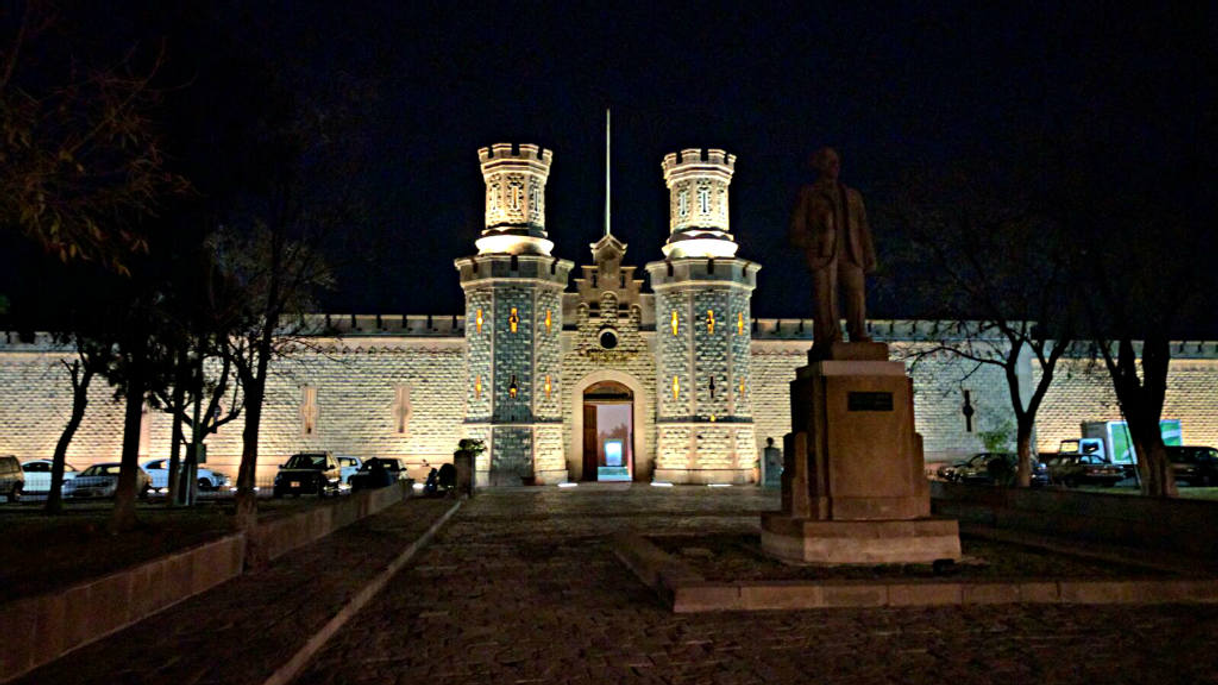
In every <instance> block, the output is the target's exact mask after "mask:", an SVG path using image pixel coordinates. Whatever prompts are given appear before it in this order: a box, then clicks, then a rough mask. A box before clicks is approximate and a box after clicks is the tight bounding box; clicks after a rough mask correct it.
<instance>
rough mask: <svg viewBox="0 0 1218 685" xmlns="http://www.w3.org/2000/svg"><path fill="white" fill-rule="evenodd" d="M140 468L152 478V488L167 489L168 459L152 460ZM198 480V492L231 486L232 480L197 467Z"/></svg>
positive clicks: (221, 474)
mask: <svg viewBox="0 0 1218 685" xmlns="http://www.w3.org/2000/svg"><path fill="white" fill-rule="evenodd" d="M140 467H141V468H143V469H144V470H145V471H147V472H148V475H149V476H150V477H151V478H152V488H153V489H154V490H160V489H161V488H168V487H169V460H168V459H152V460H150V461H146V462H144V463H143V464H140ZM195 477H196V478H198V480H199V489H200V490H218V489H220V488H223V487H227V486H229V485H231V484H232V479H230V478H229V477H228V476H226V475H224V474H223V473H216V472H215V471H212V470H211V469H208V468H204V467H202V466H200V467H199V469H198V472H197V474H196V476H195Z"/></svg>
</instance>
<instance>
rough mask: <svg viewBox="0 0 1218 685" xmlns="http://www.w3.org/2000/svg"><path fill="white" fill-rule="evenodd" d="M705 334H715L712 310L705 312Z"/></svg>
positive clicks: (713, 312) (713, 311)
mask: <svg viewBox="0 0 1218 685" xmlns="http://www.w3.org/2000/svg"><path fill="white" fill-rule="evenodd" d="M706 332H707V333H709V334H711V335H714V334H715V310H713V309H708V310H706Z"/></svg>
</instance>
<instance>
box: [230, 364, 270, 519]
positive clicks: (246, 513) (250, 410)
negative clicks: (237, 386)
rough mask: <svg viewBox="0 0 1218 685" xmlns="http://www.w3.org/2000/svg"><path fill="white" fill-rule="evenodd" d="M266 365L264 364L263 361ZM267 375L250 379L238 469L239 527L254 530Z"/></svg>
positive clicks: (260, 365)
mask: <svg viewBox="0 0 1218 685" xmlns="http://www.w3.org/2000/svg"><path fill="white" fill-rule="evenodd" d="M259 367H260V368H265V364H264V363H261V361H260V363H259ZM265 379H266V376H265V375H263V374H259V375H258V376H257V377H255V378H246V379H244V380H243V381H242V383H243V384H244V385H245V428H244V429H243V430H242V432H241V465H240V466H239V467H238V469H237V514H236V523H237V529H238V530H250V529H252V528H253V527H254V526H255V525H256V524H257V523H258V493H257V492H255V491H254V487H255V486H256V485H257V482H256V481H255V476H256V474H257V470H258V431H259V428H260V424H261V423H262V400H263V397H264V395H265V393H266V380H265Z"/></svg>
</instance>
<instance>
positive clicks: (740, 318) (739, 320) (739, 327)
mask: <svg viewBox="0 0 1218 685" xmlns="http://www.w3.org/2000/svg"><path fill="white" fill-rule="evenodd" d="M736 335H744V312H739V313H737V314H736Z"/></svg>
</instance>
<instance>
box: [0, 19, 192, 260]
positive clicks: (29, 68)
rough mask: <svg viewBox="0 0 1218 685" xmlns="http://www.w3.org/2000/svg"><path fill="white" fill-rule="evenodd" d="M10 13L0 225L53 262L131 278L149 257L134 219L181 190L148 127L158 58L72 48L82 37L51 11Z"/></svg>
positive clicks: (1, 91) (0, 59) (0, 118)
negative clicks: (140, 259)
mask: <svg viewBox="0 0 1218 685" xmlns="http://www.w3.org/2000/svg"><path fill="white" fill-rule="evenodd" d="M9 7H10V8H11V13H9V12H5V13H0V191H2V192H0V225H4V226H6V227H11V228H15V229H17V230H19V231H20V232H21V233H23V234H24V235H26V236H28V237H29V238H31V239H32V240H34V241H35V242H36V243H37V244H39V245H40V246H41V247H42V248H43V249H44V250H45V251H47V252H48V253H50V254H52V255H55V256H56V257H58V258H59V259H60V260H61V261H65V262H66V261H72V260H95V261H97V262H99V263H101V264H103V265H105V266H107V267H108V268H110V269H112V270H114V271H116V272H118V273H127V272H128V269H129V262H130V259H131V257H132V255H134V254H139V253H143V252H145V251H146V250H147V236H146V235H144V233H143V232H142V231H141V230H140V226H141V224H139V222H138V219H140V218H141V217H144V216H146V215H147V214H148V213H149V212H151V211H152V210H153V209H154V208H155V207H156V206H157V203H158V201H159V199H160V198H162V197H163V196H164V195H166V194H169V193H173V192H177V191H181V190H183V189H184V187H185V182H184V180H183V179H182V178H181V177H180V176H177V175H175V174H173V173H170V172H169V171H167V170H166V168H165V164H164V158H163V155H162V151H161V147H160V140H159V138H158V135H157V132H156V129H155V127H154V125H153V122H152V119H151V117H150V111H151V110H152V108H153V107H154V106H155V105H156V102H157V100H158V98H159V93H158V91H157V90H156V89H155V88H153V86H152V79H153V77H154V76H155V75H156V73H157V69H158V68H159V66H160V63H161V58H162V55H161V54H160V53H159V52H158V53H155V54H152V55H145V54H143V53H142V52H141V51H140V50H139V49H138V46H136V47H134V48H131V49H129V50H128V51H127V52H125V53H121V54H117V55H115V54H107V53H106V51H105V50H103V49H98V48H97V47H96V46H84V45H82V44H80V43H79V42H78V41H76V40H74V36H78V35H80V34H81V33H84V32H83V31H81V27H80V26H71V23H72V22H71V17H68V16H67V15H64V14H58V13H56V12H55V11H54V10H53V9H52V8H51V5H50V3H49V2H44V1H40V0H26V1H25V2H13V3H9ZM90 28H95V27H90ZM102 33H104V31H102ZM90 48H94V49H90Z"/></svg>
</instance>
